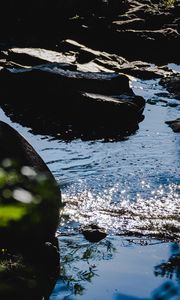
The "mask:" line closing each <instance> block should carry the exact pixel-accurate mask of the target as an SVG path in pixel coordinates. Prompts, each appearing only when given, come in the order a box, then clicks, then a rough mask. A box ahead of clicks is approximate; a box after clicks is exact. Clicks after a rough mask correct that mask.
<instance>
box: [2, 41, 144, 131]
mask: <svg viewBox="0 0 180 300" xmlns="http://www.w3.org/2000/svg"><path fill="white" fill-rule="evenodd" d="M74 46H75V47H78V49H79V48H80V46H79V45H76V43H74V44H73V47H74ZM81 48H82V47H81ZM33 50H34V51H33ZM83 51H86V52H87V53H88V55H89V53H90V54H93V55H94V57H95V59H93V61H90V62H89V63H85V64H84V63H81V64H80V63H77V60H78V59H79V57H77V53H72V52H71V54H70V55H65V54H63V53H57V52H55V51H46V50H44V51H43V50H42V51H40V49H11V50H10V51H9V52H8V53H10V58H9V56H8V55H7V58H6V62H5V63H4V64H3V66H2V69H1V71H0V82H1V84H2V86H3V89H2V91H1V96H2V98H3V99H4V100H3V101H2V104H1V105H2V108H3V109H4V110H5V111H6V112H8V114H10V115H11V117H12V116H15V115H16V114H18V115H19V116H20V119H23V122H25V123H23V124H26V126H27V125H28V126H29V125H30V127H31V128H35V127H36V126H37V125H38V127H40V126H42V130H44V129H47V132H46V133H48V128H49V124H50V127H51V128H52V127H53V128H54V126H55V128H54V129H53V130H55V131H56V133H58V132H59V133H60V132H62V131H69V128H70V127H71V126H73V128H75V131H76V132H77V131H80V132H82V131H86V130H87V129H88V130H89V131H92V132H93V131H98V129H99V130H100V133H101V134H102V136H103V132H104V133H105V132H106V131H107V130H108V131H109V132H111V133H113V134H117V132H122V131H123V132H126V133H128V132H132V131H133V130H136V129H137V128H138V123H139V121H140V120H142V118H141V117H142V113H143V109H144V105H145V101H144V99H143V98H142V97H139V96H136V95H135V94H134V93H133V91H132V89H131V88H130V87H129V78H128V76H126V75H125V74H121V73H119V72H114V71H113V69H114V68H115V67H116V69H118V67H120V64H121V63H122V62H123V63H124V61H125V60H123V58H121V57H117V56H115V57H114V56H113V55H111V54H108V53H101V54H100V52H98V51H93V50H88V49H86V48H85V47H84V48H83V49H82V52H83ZM12 53H13V54H14V53H16V54H18V55H17V56H16V58H17V59H16V63H13V61H11V55H12ZM78 53H79V54H81V49H80V51H79V52H78ZM20 54H23V55H24V54H26V59H27V57H28V55H30V57H31V58H34V57H35V58H40V59H44V58H45V57H46V60H48V61H47V63H44V64H41V65H39V64H38V65H33V66H30V65H28V63H29V59H27V63H26V65H25V66H22V65H21V61H20ZM81 55H82V54H81ZM86 57H87V56H86ZM105 58H106V67H105V66H102V65H101V64H100V62H101V61H103V59H105ZM23 59H24V56H23ZM89 59H90V58H88V60H89ZM24 62H25V61H24ZM107 67H108V68H107ZM98 68H99V70H98ZM89 70H90V71H89ZM7 87H11V88H7ZM25 98H26V101H24V99H25ZM50 99H51V103H49V100H50ZM28 119H29V122H28ZM108 120H111V121H109V122H108ZM41 122H42V123H41ZM44 122H45V123H44ZM47 124H48V125H47Z"/></svg>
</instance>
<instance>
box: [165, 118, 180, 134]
mask: <svg viewBox="0 0 180 300" xmlns="http://www.w3.org/2000/svg"><path fill="white" fill-rule="evenodd" d="M166 124H168V125H169V126H170V127H171V128H172V130H173V131H174V132H180V118H178V119H176V120H172V121H166Z"/></svg>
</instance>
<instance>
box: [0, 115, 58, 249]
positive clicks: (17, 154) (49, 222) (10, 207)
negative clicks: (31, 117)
mask: <svg viewBox="0 0 180 300" xmlns="http://www.w3.org/2000/svg"><path fill="white" fill-rule="evenodd" d="M0 191H1V194H0V248H10V249H13V250H15V249H19V250H21V251H22V250H23V249H24V250H25V251H26V252H28V251H32V249H38V248H41V247H43V245H45V243H46V242H50V243H51V242H54V240H55V232H56V229H57V226H58V224H59V210H60V207H61V193H60V190H59V187H58V186H57V183H56V180H55V178H54V176H53V175H52V173H51V172H50V170H49V169H48V167H47V166H46V164H45V163H44V161H43V160H42V159H41V157H40V156H39V155H38V153H37V152H36V151H35V150H34V148H33V147H32V146H31V145H30V144H29V143H28V142H27V141H26V140H25V138H23V137H22V136H21V135H20V134H19V133H18V132H17V131H16V130H15V129H13V128H12V127H11V126H9V125H8V124H6V123H4V122H2V121H0ZM32 252H33V251H32Z"/></svg>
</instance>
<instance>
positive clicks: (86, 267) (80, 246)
mask: <svg viewBox="0 0 180 300" xmlns="http://www.w3.org/2000/svg"><path fill="white" fill-rule="evenodd" d="M115 250H116V249H115V247H114V246H113V244H112V243H111V242H110V241H108V240H104V241H101V242H99V243H93V244H91V243H87V242H82V241H81V242H80V240H79V239H76V238H73V239H69V238H63V239H62V240H61V276H60V279H59V281H58V286H59V288H60V290H59V292H60V293H61V292H62V289H63V290H66V292H67V294H69V295H71V294H74V295H82V294H83V292H84V290H85V284H86V282H91V281H92V279H93V278H94V277H95V276H98V270H97V267H96V262H97V261H99V260H108V259H111V258H112V257H113V253H114V252H115ZM66 297H67V295H66ZM61 299H63V297H62V298H61ZM64 299H66V298H64ZM68 299H69V298H68Z"/></svg>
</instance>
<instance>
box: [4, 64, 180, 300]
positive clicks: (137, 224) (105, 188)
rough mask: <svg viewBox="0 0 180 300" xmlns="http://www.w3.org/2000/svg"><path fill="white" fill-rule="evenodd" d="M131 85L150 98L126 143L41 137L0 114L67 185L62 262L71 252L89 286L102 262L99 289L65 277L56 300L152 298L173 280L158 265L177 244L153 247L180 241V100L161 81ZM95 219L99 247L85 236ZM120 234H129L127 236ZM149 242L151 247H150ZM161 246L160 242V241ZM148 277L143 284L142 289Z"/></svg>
mask: <svg viewBox="0 0 180 300" xmlns="http://www.w3.org/2000/svg"><path fill="white" fill-rule="evenodd" d="M169 67H171V68H173V67H174V66H173V65H169ZM131 84H132V87H133V90H134V92H135V93H136V94H138V95H142V96H144V97H145V99H146V100H147V104H146V108H145V111H144V115H145V119H144V120H143V121H142V122H141V123H140V124H139V130H137V132H136V133H135V134H134V135H131V136H129V137H128V138H126V139H124V140H123V141H113V140H112V141H108V142H107V141H104V140H96V141H81V140H80V139H76V140H73V141H70V142H65V141H62V140H58V139H55V138H52V137H49V136H41V135H33V134H32V133H31V130H30V128H23V127H22V126H21V125H19V124H17V123H12V122H11V121H10V119H9V118H8V117H7V116H5V115H4V113H3V112H2V111H0V119H1V120H3V121H6V122H7V123H9V124H11V125H12V126H13V127H14V128H16V129H17V130H18V131H19V132H20V133H22V134H23V135H24V136H25V138H26V139H27V140H28V141H29V142H30V143H31V144H32V145H33V146H34V148H35V149H36V150H37V151H38V153H39V154H40V155H41V157H42V158H43V159H44V160H45V162H46V163H47V164H48V166H49V168H50V170H51V171H52V172H53V174H54V176H55V177H56V179H57V181H58V182H59V185H60V188H61V191H62V198H63V202H64V203H65V209H64V211H63V212H62V213H61V214H62V217H61V224H60V226H59V228H58V230H57V235H58V236H60V242H61V257H62V258H61V259H62V264H64V265H66V264H67V262H66V261H65V262H64V261H63V260H64V259H65V257H68V255H70V256H72V257H71V262H70V263H69V262H68V268H67V269H68V271H67V272H71V271H72V274H74V273H75V275H72V274H71V275H72V276H75V277H77V276H80V278H77V281H76V280H75V282H81V283H82V281H83V280H84V279H83V276H84V275H82V274H81V273H78V272H82V270H84V272H85V273H84V274H86V272H87V269H88V270H90V269H89V268H90V259H91V260H92V266H93V264H95V265H96V267H97V272H96V271H95V270H94V269H91V271H93V272H94V273H97V276H96V275H94V273H93V276H92V277H94V279H93V286H92V285H91V283H90V282H91V281H90V282H89V283H88V288H87V285H86V288H87V291H86V292H85V293H84V292H83V291H82V293H81V292H79V293H77V294H76V293H75V291H74V285H73V283H72V282H71V281H68V280H69V279H67V278H68V276H67V274H66V280H65V279H64V278H65V277H64V278H60V279H59V281H58V282H57V285H56V287H55V290H54V291H53V293H52V296H51V299H52V300H63V299H79V297H81V299H87V300H95V299H98V300H100V299H106V300H110V299H117V300H118V299H121V300H122V299H126V300H127V299H134V298H132V297H130V298H128V297H127V295H131V296H132V295H133V296H136V297H140V298H141V299H145V298H148V299H149V297H151V295H152V290H153V289H155V288H156V287H158V286H159V285H160V284H162V283H163V277H164V276H165V277H166V274H165V275H163V276H162V274H159V275H158V276H160V277H158V278H159V279H158V280H157V278H156V277H157V276H156V275H155V271H154V267H155V266H156V265H158V264H159V263H161V262H162V261H163V260H164V261H165V260H167V261H168V259H169V257H170V256H171V254H172V253H171V251H170V250H169V247H172V245H173V244H172V243H170V244H169V243H165V244H160V245H159V246H158V247H157V246H153V245H152V246H150V245H149V243H150V240H149V239H154V238H156V239H158V240H159V241H161V242H162V241H167V240H170V241H178V240H179V238H180V193H179V192H180V180H179V170H180V168H179V167H180V160H179V158H180V135H179V133H174V132H173V131H172V129H171V128H170V127H169V126H168V125H167V124H165V121H168V120H173V119H176V118H177V117H179V111H180V102H179V101H177V100H176V99H173V98H172V97H171V98H169V95H168V93H167V92H166V90H164V89H163V88H162V87H161V86H160V85H159V84H158V80H156V81H155V80H151V81H144V82H142V81H140V80H135V79H133V78H132V82H131ZM109 121H110V120H109ZM92 223H93V224H94V223H95V224H97V225H99V226H100V227H103V228H105V229H106V231H107V233H108V238H107V241H105V242H102V244H101V243H100V244H99V245H98V246H92V245H90V244H89V243H88V242H85V240H84V239H83V236H82V235H81V234H79V228H80V226H81V225H85V224H92ZM119 235H123V236H124V239H123V238H120V239H119V238H118V237H117V236H119ZM125 236H126V237H127V236H136V237H137V236H138V239H137V240H136V241H135V242H134V240H128V238H125ZM113 237H114V238H113ZM71 239H72V241H71ZM147 239H148V240H147ZM103 243H104V244H103ZM106 243H110V244H106ZM146 243H147V245H149V246H148V248H147V247H143V248H142V245H144V246H145V245H146ZM153 243H155V245H156V242H155V240H154V242H153ZM158 243H159V242H158ZM111 246H112V249H111ZM127 246H128V247H127ZM78 247H79V248H78ZM89 247H96V249H95V250H94V249H90V250H91V251H92V253H94V252H93V251H95V255H94V257H90V258H87V259H85V258H84V253H86V251H87V253H89V252H88V251H89ZM98 247H99V248H98ZM108 247H110V248H108ZM107 249H108V250H107ZM113 249H116V251H114V250H113ZM111 250H112V251H113V253H112V251H111ZM68 251H69V253H67V252H68ZM82 251H84V252H82ZM104 251H105V252H104ZM109 251H110V252H109ZM80 252H82V253H80ZM72 253H73V254H72ZM100 253H101V254H103V253H104V254H103V256H102V257H99V256H98V255H100ZM76 254H77V255H76ZM97 254H98V255H97ZM78 256H79V259H78ZM122 258H124V259H122ZM74 261H75V262H76V263H75V265H74ZM94 262H95V263H94ZM71 263H72V266H70V265H71ZM141 264H142V266H144V267H143V268H140V266H141ZM139 268H140V269H139ZM133 270H134V271H133ZM173 272H174V271H173ZM78 274H79V275H78ZM88 274H89V273H88ZM174 274H176V272H175V273H173V276H175V275H174ZM178 274H179V273H178ZM91 275H92V274H90V275H88V276H91ZM98 276H100V277H98ZM98 278H100V279H98ZM111 278H112V280H111ZM135 278H136V279H135ZM167 278H170V277H168V276H167ZM170 279H171V280H172V279H174V277H171V278H170ZM174 280H175V282H176V281H177V279H174ZM84 281H86V283H87V282H88V280H84ZM141 282H143V283H144V286H143V287H142V289H140V288H138V287H139V286H140V284H141ZM178 282H179V279H178ZM106 285H107V288H106V289H105V286H106ZM72 286H73V288H72ZM77 287H78V286H77ZM97 291H99V292H97ZM75 294H76V295H75ZM79 294H83V295H84V296H79ZM125 295H126V296H125ZM142 297H144V298H142ZM138 299H139V298H138ZM167 299H170V298H167ZM177 299H179V298H177Z"/></svg>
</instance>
